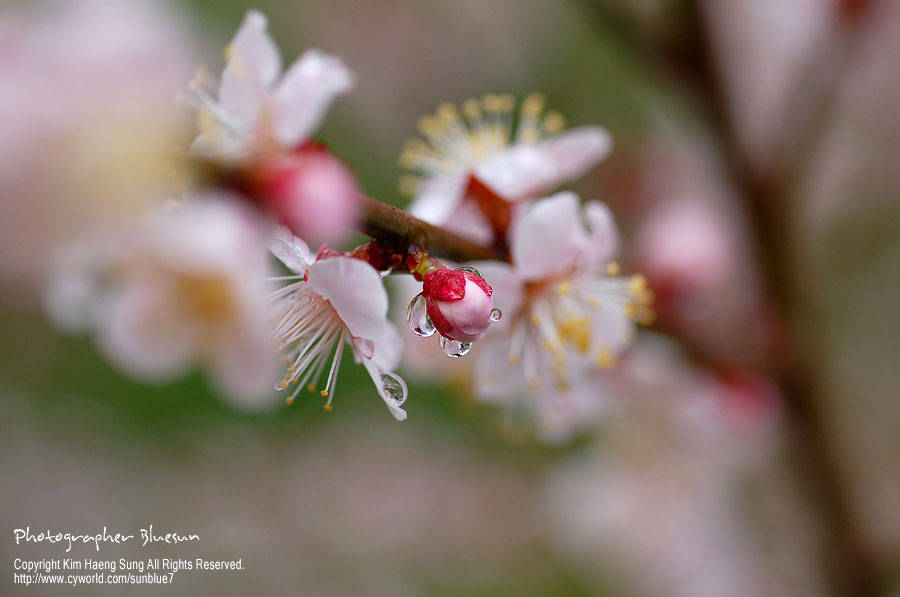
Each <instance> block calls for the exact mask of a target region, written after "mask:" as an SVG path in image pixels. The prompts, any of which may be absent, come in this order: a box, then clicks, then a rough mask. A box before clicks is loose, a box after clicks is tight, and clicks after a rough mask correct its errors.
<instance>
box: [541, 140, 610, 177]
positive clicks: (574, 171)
mask: <svg viewBox="0 0 900 597" xmlns="http://www.w3.org/2000/svg"><path fill="white" fill-rule="evenodd" d="M540 147H541V149H543V150H545V152H546V156H547V158H548V159H549V161H550V163H552V164H553V165H554V167H555V173H554V179H553V182H552V186H556V185H558V184H562V183H564V182H568V181H570V180H574V179H576V178H578V177H580V176H581V175H583V174H584V173H585V172H587V171H588V170H590V169H591V168H593V167H594V166H596V165H597V164H598V163H599V162H600V161H601V160H603V158H605V157H606V156H607V155H609V152H610V151H611V150H612V137H610V135H609V133H608V132H607V131H606V129H604V128H601V127H599V126H583V127H580V128H577V129H572V130H570V131H566V132H565V133H562V134H560V135H557V136H555V137H551V138H550V139H547V140H546V141H543V142H541V143H540Z"/></svg>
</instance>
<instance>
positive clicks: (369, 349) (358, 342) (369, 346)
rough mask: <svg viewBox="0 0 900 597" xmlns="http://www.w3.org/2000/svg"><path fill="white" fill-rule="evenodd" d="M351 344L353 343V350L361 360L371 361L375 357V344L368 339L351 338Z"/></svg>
mask: <svg viewBox="0 0 900 597" xmlns="http://www.w3.org/2000/svg"><path fill="white" fill-rule="evenodd" d="M351 342H352V343H353V348H355V349H356V350H357V352H359V354H360V355H362V356H363V358H366V359H371V358H372V357H373V356H375V343H374V342H372V341H371V340H369V339H368V338H359V337H357V336H352V340H351Z"/></svg>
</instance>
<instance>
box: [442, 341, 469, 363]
mask: <svg viewBox="0 0 900 597" xmlns="http://www.w3.org/2000/svg"><path fill="white" fill-rule="evenodd" d="M441 350H443V351H444V354H445V355H447V356H448V357H452V358H454V359H456V358H459V357H463V356H466V355H467V354H468V353H469V351H470V350H472V343H471V342H460V341H459V340H454V339H452V338H448V337H447V336H441Z"/></svg>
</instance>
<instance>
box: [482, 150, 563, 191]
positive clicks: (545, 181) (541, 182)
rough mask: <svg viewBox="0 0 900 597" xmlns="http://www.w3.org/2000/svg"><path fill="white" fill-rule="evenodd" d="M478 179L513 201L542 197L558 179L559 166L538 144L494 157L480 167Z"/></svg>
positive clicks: (502, 152)
mask: <svg viewBox="0 0 900 597" xmlns="http://www.w3.org/2000/svg"><path fill="white" fill-rule="evenodd" d="M475 176H477V177H478V179H479V180H480V181H481V182H483V183H484V184H485V185H487V186H488V187H489V188H490V189H491V190H492V191H494V192H495V193H497V194H498V195H500V196H501V197H503V198H504V199H508V200H510V201H512V200H516V199H523V198H529V197H532V198H533V197H535V196H540V195H541V194H543V193H544V192H545V191H548V190H550V188H552V187H553V186H554V183H555V181H556V180H557V179H558V176H557V170H556V165H555V163H554V162H553V161H552V160H551V159H550V158H549V155H548V153H547V152H546V151H543V149H542V148H541V147H539V146H535V145H516V146H513V147H511V148H510V149H507V150H506V151H501V152H499V153H496V154H494V155H493V156H491V157H490V158H488V159H487V160H486V161H485V162H484V163H482V164H481V165H479V166H478V168H476V170H475Z"/></svg>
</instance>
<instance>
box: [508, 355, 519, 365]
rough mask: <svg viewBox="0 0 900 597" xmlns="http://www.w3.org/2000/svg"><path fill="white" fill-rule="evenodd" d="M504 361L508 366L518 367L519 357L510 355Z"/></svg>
mask: <svg viewBox="0 0 900 597" xmlns="http://www.w3.org/2000/svg"><path fill="white" fill-rule="evenodd" d="M506 361H507V362H508V363H509V364H510V365H518V364H519V355H517V354H511V355H509V356H508V357H506Z"/></svg>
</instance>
